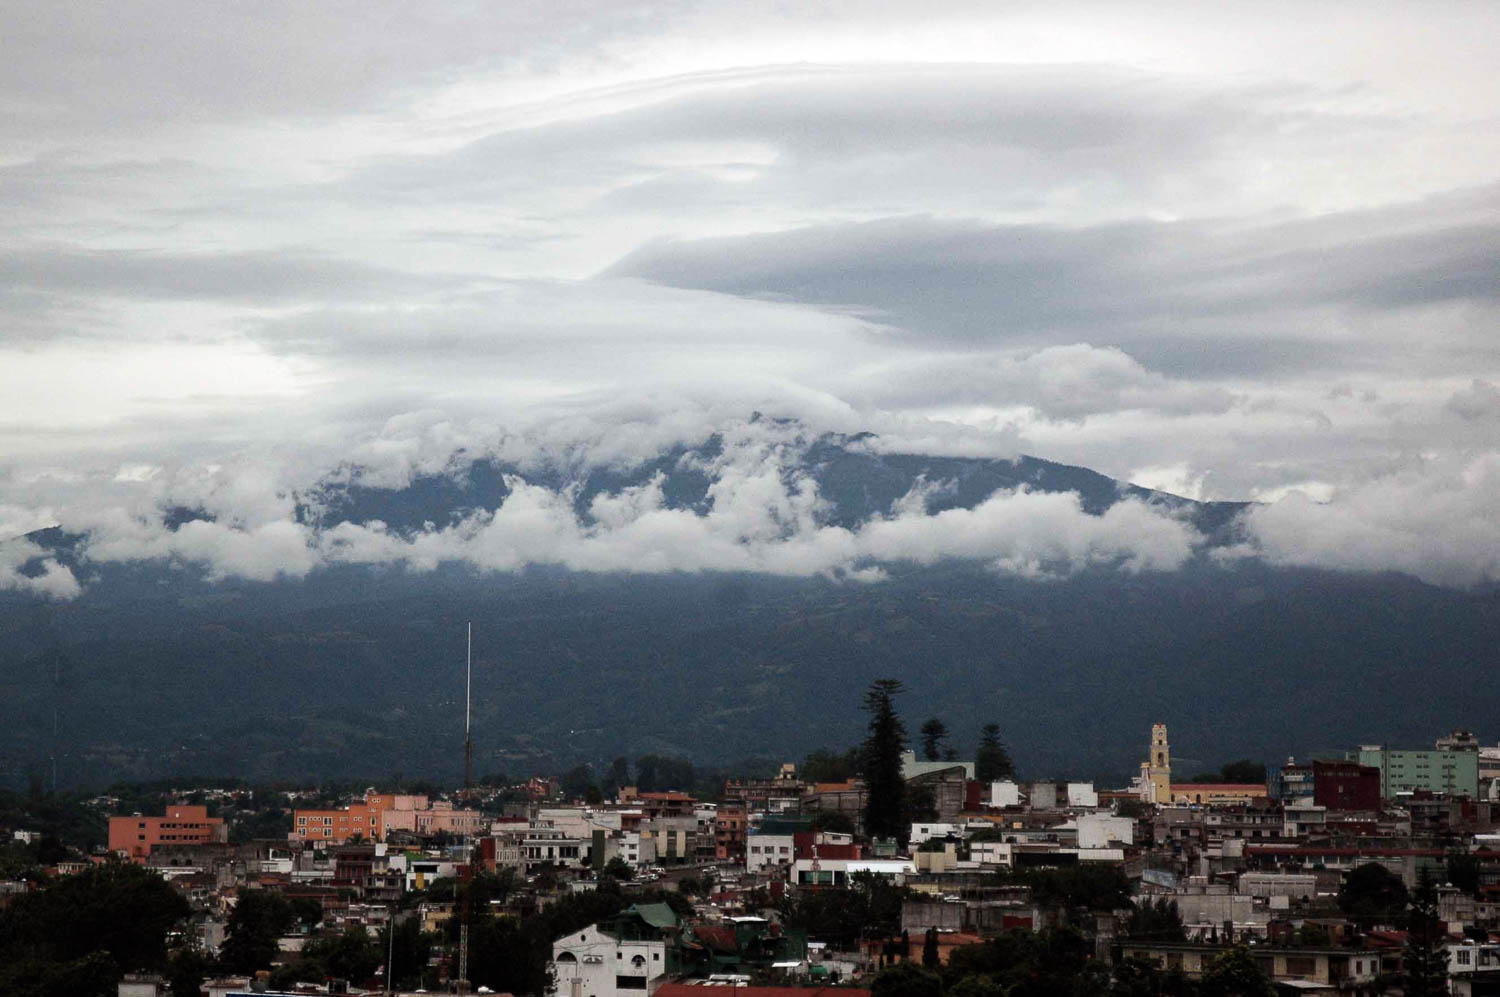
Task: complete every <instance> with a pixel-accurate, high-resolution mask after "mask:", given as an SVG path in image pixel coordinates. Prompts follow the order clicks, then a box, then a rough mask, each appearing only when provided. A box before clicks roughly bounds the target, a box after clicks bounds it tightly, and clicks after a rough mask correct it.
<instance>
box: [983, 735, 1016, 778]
mask: <svg viewBox="0 0 1500 997" xmlns="http://www.w3.org/2000/svg"><path fill="white" fill-rule="evenodd" d="M1015 774H1016V764H1015V762H1013V761H1011V758H1010V752H1009V751H1007V750H1006V749H1005V742H1004V741H1002V740H1000V725H999V724H985V725H984V727H983V728H982V729H981V730H980V732H979V750H978V751H976V752H975V753H974V778H976V779H978V780H979V781H980V782H994V781H995V780H997V779H1008V778H1011V777H1013V776H1014V775H1015Z"/></svg>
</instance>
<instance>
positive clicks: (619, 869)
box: [603, 855, 635, 881]
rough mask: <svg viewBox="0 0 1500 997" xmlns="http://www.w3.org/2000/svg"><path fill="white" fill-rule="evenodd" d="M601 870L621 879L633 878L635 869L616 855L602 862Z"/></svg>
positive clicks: (605, 873) (607, 874)
mask: <svg viewBox="0 0 1500 997" xmlns="http://www.w3.org/2000/svg"><path fill="white" fill-rule="evenodd" d="M603 872H604V875H606V876H613V877H614V878H615V879H618V880H622V881H623V880H627V879H634V878H635V869H634V868H633V867H632V866H631V865H630V863H629V862H626V861H625V860H624V859H622V858H620V856H618V855H616V856H615V857H614V858H612V859H610V860H609V861H608V862H606V863H605V864H604V870H603Z"/></svg>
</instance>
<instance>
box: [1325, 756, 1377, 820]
mask: <svg viewBox="0 0 1500 997" xmlns="http://www.w3.org/2000/svg"><path fill="white" fill-rule="evenodd" d="M1312 771H1313V802H1314V803H1315V804H1317V805H1318V806H1320V807H1327V808H1328V809H1329V810H1379V809H1380V770H1379V769H1378V768H1375V767H1374V766H1371V765H1360V764H1358V763H1356V762H1324V761H1315V762H1313V763H1312Z"/></svg>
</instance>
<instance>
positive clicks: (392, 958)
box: [385, 904, 396, 997]
mask: <svg viewBox="0 0 1500 997" xmlns="http://www.w3.org/2000/svg"><path fill="white" fill-rule="evenodd" d="M386 910H387V917H386V919H385V920H386V924H385V930H386V949H385V992H386V994H387V997H389V995H390V994H392V993H394V992H395V990H396V981H395V980H393V979H392V978H391V973H392V971H393V968H394V966H395V963H396V905H395V904H391V905H390V907H388V908H386Z"/></svg>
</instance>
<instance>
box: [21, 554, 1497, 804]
mask: <svg viewBox="0 0 1500 997" xmlns="http://www.w3.org/2000/svg"><path fill="white" fill-rule="evenodd" d="M180 586H181V591H179V593H178V595H179V598H178V600H177V603H176V607H177V608H175V609H172V608H170V604H169V603H167V602H159V603H156V604H154V605H153V606H152V608H151V610H150V611H149V612H147V613H138V612H132V611H129V610H128V609H126V610H120V609H116V610H112V611H109V612H107V613H106V612H101V611H98V610H94V609H91V608H90V607H89V605H88V600H87V599H85V600H80V601H79V602H78V603H76V604H73V605H68V606H52V607H50V608H47V609H45V610H42V609H39V608H37V607H35V606H33V607H30V609H27V610H13V611H12V612H11V613H9V614H0V618H4V619H6V620H7V621H8V622H9V623H10V624H12V625H11V626H9V627H8V629H7V630H6V633H5V636H4V638H3V639H0V654H3V657H0V660H3V661H4V670H3V673H0V723H3V729H0V768H3V770H4V771H5V772H7V773H11V774H12V781H13V782H14V781H17V780H19V779H22V778H24V777H25V773H26V772H28V771H30V770H31V769H33V768H37V767H39V766H40V765H41V763H42V760H43V759H45V758H46V757H47V755H48V753H49V751H50V750H51V747H52V733H51V732H52V706H53V704H57V706H58V710H59V724H60V729H61V731H62V735H61V738H60V742H59V743H60V750H61V755H62V760H61V763H60V766H59V768H60V774H61V778H62V779H63V780H64V781H66V782H87V783H99V782H103V781H107V780H109V779H112V778H116V777H120V776H123V775H132V776H147V775H158V774H165V773H189V772H219V773H225V774H236V775H246V776H251V777H258V778H264V777H273V776H283V777H293V776H300V775H351V776H353V775H360V776H367V777H369V778H372V779H373V778H379V777H382V776H385V775H388V774H390V773H393V772H397V771H400V772H404V773H406V774H408V775H416V774H422V775H432V776H437V777H447V778H449V779H452V778H456V777H457V776H458V775H459V772H460V765H459V759H460V758H461V755H460V744H461V739H462V727H461V719H462V714H461V706H462V704H461V699H460V697H461V694H462V665H463V651H464V648H463V623H464V621H466V620H468V619H472V620H473V621H474V622H475V628H476V661H475V690H476V699H475V715H476V743H477V746H478V751H477V755H478V762H477V766H478V768H479V769H480V770H481V771H496V770H498V771H505V772H509V773H511V774H524V773H528V772H530V771H532V770H535V769H552V768H556V767H559V766H563V765H567V764H571V763H573V762H576V761H580V760H583V761H595V762H600V763H605V762H607V760H608V759H609V758H611V757H613V756H614V755H616V754H622V753H623V754H631V755H634V754H640V753H644V752H652V751H654V752H671V753H679V754H685V755H688V756H690V757H692V758H694V759H696V760H698V761H701V762H729V761H733V760H735V759H739V758H744V757H750V756H766V755H772V756H784V757H787V758H798V757H801V755H802V754H804V753H805V752H806V751H807V750H809V749H812V748H816V747H820V746H830V747H837V746H844V745H847V744H851V743H853V742H854V741H855V740H856V739H857V738H858V737H859V728H860V722H861V719H862V717H861V715H860V714H859V711H858V703H859V699H860V694H861V691H862V689H863V687H864V686H865V684H866V683H868V682H869V681H870V680H871V679H873V678H876V677H883V676H896V677H898V678H901V679H902V680H903V681H904V682H906V684H907V685H908V687H909V689H910V690H911V691H910V692H909V694H908V695H907V696H906V697H904V700H903V703H902V707H903V711H904V713H905V714H906V716H907V717H908V720H909V722H910V724H911V726H912V727H913V728H915V726H917V725H918V724H919V723H920V722H921V720H922V719H924V718H925V717H927V716H928V715H931V714H933V713H937V714H939V715H941V716H942V717H943V718H944V719H945V720H946V721H947V722H948V725H949V727H950V729H952V730H954V731H955V733H956V735H957V737H958V740H959V743H960V745H961V746H962V747H963V748H965V749H969V748H971V747H972V741H973V739H974V737H975V736H976V734H977V731H978V728H979V726H980V725H981V724H982V723H984V722H987V721H990V720H994V721H996V722H999V723H1000V724H1001V725H1002V728H1003V729H1004V730H1005V732H1006V736H1007V738H1008V740H1009V741H1010V742H1011V745H1012V747H1013V750H1014V754H1015V755H1016V757H1017V760H1018V761H1019V762H1020V763H1021V764H1022V766H1023V767H1024V769H1025V770H1026V772H1027V773H1029V774H1033V775H1044V774H1046V775H1057V776H1065V775H1104V774H1110V773H1117V774H1120V775H1124V774H1125V773H1127V772H1128V771H1129V770H1130V769H1131V767H1132V766H1133V765H1134V764H1135V762H1136V761H1137V760H1138V758H1137V755H1138V754H1139V751H1140V746H1141V744H1142V743H1143V742H1144V740H1145V738H1146V732H1147V730H1148V729H1149V725H1150V724H1151V723H1152V722H1153V721H1156V720H1165V721H1166V722H1168V723H1169V724H1171V725H1172V737H1173V743H1174V748H1175V750H1176V751H1177V752H1178V753H1179V754H1180V755H1181V756H1183V757H1190V758H1194V759H1199V760H1202V761H1204V762H1205V763H1209V762H1213V761H1216V760H1223V759H1227V758H1231V757H1239V756H1244V755H1249V756H1252V757H1259V758H1265V759H1268V760H1274V759H1277V758H1279V757H1280V756H1281V755H1283V754H1286V753H1291V752H1298V751H1303V750H1306V749H1307V748H1309V747H1313V746H1318V747H1322V746H1327V745H1333V744H1349V745H1353V744H1354V743H1357V742H1359V741H1366V740H1382V741H1389V742H1393V743H1403V744H1413V745H1421V744H1425V743H1428V742H1429V741H1430V740H1431V738H1432V737H1434V736H1436V735H1437V734H1439V733H1441V732H1442V731H1444V730H1446V729H1447V727H1448V726H1450V725H1465V726H1470V727H1473V728H1475V729H1476V730H1478V731H1479V732H1480V733H1481V734H1482V735H1483V736H1485V738H1486V739H1493V738H1494V737H1495V736H1496V734H1497V732H1496V731H1495V729H1494V728H1495V726H1496V724H1495V722H1494V718H1495V717H1496V716H1497V715H1500V690H1497V688H1496V686H1495V685H1494V683H1493V682H1491V681H1489V680H1488V676H1490V675H1493V674H1494V673H1495V670H1496V667H1497V666H1500V660H1497V651H1496V648H1500V622H1497V621H1500V595H1497V593H1496V592H1494V591H1493V590H1491V591H1486V592H1480V593H1461V592H1454V591H1446V590H1439V589H1434V588H1430V587H1427V586H1424V585H1421V584H1418V583H1416V582H1413V581H1411V580H1409V579H1405V578H1401V577H1397V576H1375V577H1370V576H1364V577H1361V576H1349V575H1336V574H1329V573H1322V572H1305V571H1288V570H1271V569H1266V568H1264V567H1262V566H1259V565H1254V564H1246V565H1241V566H1239V567H1235V568H1228V569H1226V568H1221V567H1217V566H1214V565H1210V564H1197V565H1194V566H1192V567H1190V568H1188V569H1185V570H1184V571H1181V572H1177V573H1172V574H1166V575H1142V576H1138V577H1130V576H1121V575H1118V574H1116V573H1113V572H1103V571H1101V572H1091V573H1087V574H1085V575H1082V576H1080V577H1077V578H1074V579H1071V580H1067V581H1062V582H1055V583H1043V584H1038V583H1032V582H1025V581H1019V580H1015V579H1009V578H1005V577H1000V576H996V575H993V574H991V573H988V572H986V571H983V570H982V569H978V568H975V567H972V566H960V565H952V566H941V567H937V568H932V569H925V570H913V571H905V572H900V573H897V574H896V575H895V576H893V577H892V578H891V579H890V580H889V581H887V582H885V583H882V584H878V585H855V584H836V583H831V582H825V581H803V580H780V579H770V578H764V577H743V576H715V575H708V576H701V577H700V576H665V577H607V576H580V575H570V574H567V573H563V572H556V571H531V572H527V573H525V574H524V575H522V576H519V577H509V576H504V577H489V578H479V577H475V576H473V575H471V574H469V573H467V572H460V571H447V572H441V573H438V574H436V575H429V576H406V575H404V574H402V573H399V572H391V573H386V574H385V575H383V576H381V577H377V578H373V579H372V578H371V577H369V575H368V573H365V572H354V571H338V572H329V573H326V574H323V575H318V576H314V577H313V578H312V579H309V580H308V581H306V582H302V583H295V584H292V583H283V584H280V585H276V586H240V587H234V586H230V587H229V588H228V589H213V588H210V587H206V586H202V585H200V584H197V583H190V582H188V581H186V580H183V581H181V582H180ZM273 596H274V598H273ZM216 597H217V598H216ZM299 603H300V605H299ZM18 613H30V617H29V620H28V621H26V622H25V625H23V626H15V625H14V624H15V621H16V619H17V614H18ZM43 645H46V646H43Z"/></svg>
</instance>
